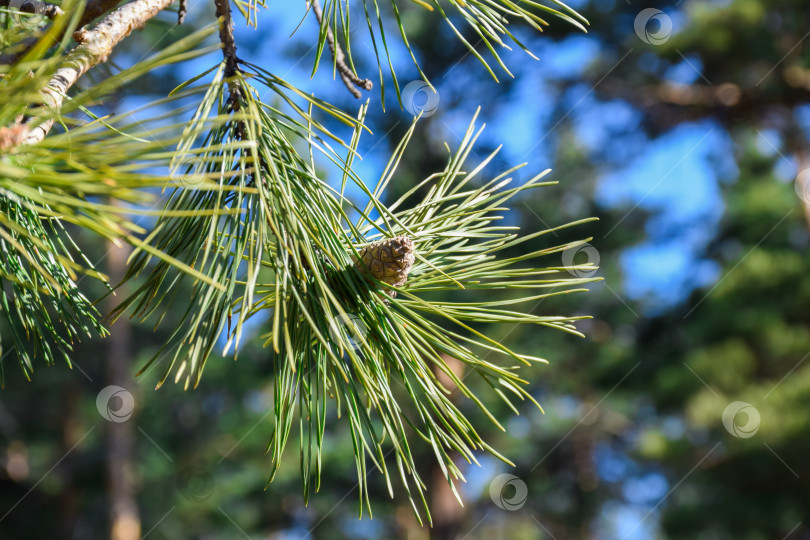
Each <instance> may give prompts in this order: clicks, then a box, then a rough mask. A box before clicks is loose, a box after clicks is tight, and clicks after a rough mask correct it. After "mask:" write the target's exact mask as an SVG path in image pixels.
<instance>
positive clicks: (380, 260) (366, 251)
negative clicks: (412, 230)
mask: <svg viewBox="0 0 810 540" xmlns="http://www.w3.org/2000/svg"><path fill="white" fill-rule="evenodd" d="M359 254H360V259H359V260H358V259H357V257H353V259H354V265H355V267H357V269H358V270H360V271H361V272H363V273H364V274H366V275H371V276H374V277H375V278H377V279H379V280H380V281H382V282H384V283H387V284H389V285H393V286H395V287H399V286H401V285H404V284H405V282H406V281H407V280H408V273H410V271H411V267H412V266H413V262H414V250H413V242H412V241H411V239H410V238H408V237H407V236H397V237H396V238H386V239H384V240H379V241H377V242H374V243H371V244H369V245H368V246H366V247H364V248H362V249H360V250H359ZM385 294H387V295H388V296H390V297H391V298H394V297H395V296H396V295H397V293H396V291H394V290H391V289H386V290H385Z"/></svg>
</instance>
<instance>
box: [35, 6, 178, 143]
mask: <svg viewBox="0 0 810 540" xmlns="http://www.w3.org/2000/svg"><path fill="white" fill-rule="evenodd" d="M171 3H172V0H135V1H134V2H131V3H129V4H126V5H124V6H122V7H120V8H118V9H117V10H115V11H113V12H112V13H110V14H109V15H107V16H106V17H104V18H103V19H102V20H101V21H100V22H99V23H98V25H96V27H95V28H93V29H92V30H85V29H82V30H79V31H77V32H76V34H77V35H75V36H74V37H75V38H76V41H78V42H79V43H80V44H79V45H77V46H76V47H74V48H73V49H72V50H71V51H70V52H69V53H68V54H67V56H66V57H65V59H64V61H63V62H62V66H61V67H60V68H59V69H58V70H56V73H55V74H54V76H53V77H51V80H50V82H49V83H48V85H47V86H46V87H45V89H44V90H43V91H42V97H43V102H44V104H45V105H46V106H47V108H49V109H51V111H52V112H51V114H50V115H49V116H51V117H50V118H47V119H46V120H44V121H41V123H39V124H37V125H33V124H34V123H35V122H36V121H37V119H36V117H34V118H31V119H29V120H28V122H27V124H28V125H29V126H30V127H31V130H30V132H29V133H28V136H27V137H26V138H25V139H24V140H23V142H24V143H25V144H33V143H37V142H40V141H41V140H42V139H44V138H45V135H47V134H48V132H49V131H50V129H51V127H52V126H53V123H54V118H53V117H52V114H53V111H55V110H58V109H59V108H60V107H61V106H62V103H63V102H64V99H65V96H66V95H67V91H68V89H70V87H71V86H73V84H75V83H76V81H77V80H78V79H79V77H81V76H82V75H84V74H85V73H87V71H88V70H89V69H90V68H92V67H93V66H95V65H97V64H100V63H102V62H105V61H106V60H107V58H108V57H109V56H110V54H111V53H112V50H113V48H114V47H115V46H116V45H117V44H118V43H120V42H121V40H123V39H124V38H125V37H127V36H128V35H129V34H130V32H132V31H133V30H135V29H136V28H141V27H142V26H143V25H144V24H146V22H147V21H149V19H151V18H152V17H154V16H155V15H157V14H158V13H160V12H161V11H162V10H164V9H166V8H167V7H169V5H170V4H171Z"/></svg>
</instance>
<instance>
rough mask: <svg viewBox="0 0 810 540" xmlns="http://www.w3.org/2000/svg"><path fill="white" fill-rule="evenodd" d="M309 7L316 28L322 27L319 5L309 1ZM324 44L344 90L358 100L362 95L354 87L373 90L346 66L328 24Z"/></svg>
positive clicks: (338, 44)
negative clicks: (347, 90)
mask: <svg viewBox="0 0 810 540" xmlns="http://www.w3.org/2000/svg"><path fill="white" fill-rule="evenodd" d="M308 3H309V5H310V7H311V8H312V11H313V12H314V13H315V18H316V19H317V20H318V26H321V25H323V11H322V10H321V4H320V2H318V0H309V2H308ZM326 43H327V44H328V45H329V50H330V51H332V59H333V60H334V62H335V68H336V69H337V72H338V73H339V74H340V78H341V79H343V84H345V85H346V88H348V89H349V92H351V94H352V95H353V96H354V97H356V98H357V99H360V97H361V96H362V94H361V93H360V91H359V90H357V88H355V85H356V86H357V87H359V88H362V89H363V90H371V89H372V88H374V83H372V82H371V81H370V80H369V79H361V78H360V77H358V76H357V75H355V74H354V71H352V69H351V68H350V67H349V66H348V65H347V64H346V55H345V54H343V49H342V48H341V47H340V43H338V42H337V41H335V35H334V33H333V32H332V27H331V26H329V24H328V23H327V24H326Z"/></svg>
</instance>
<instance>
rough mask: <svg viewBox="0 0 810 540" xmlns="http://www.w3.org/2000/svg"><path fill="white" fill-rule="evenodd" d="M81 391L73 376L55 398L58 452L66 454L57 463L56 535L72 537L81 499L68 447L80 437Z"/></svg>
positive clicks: (74, 462) (74, 458)
mask: <svg viewBox="0 0 810 540" xmlns="http://www.w3.org/2000/svg"><path fill="white" fill-rule="evenodd" d="M81 397H82V393H81V390H80V388H79V385H78V384H77V382H76V380H75V379H68V382H67V383H66V384H65V386H64V389H63V390H62V393H61V398H60V400H59V403H60V409H59V423H60V424H61V426H62V455H64V456H66V457H65V459H64V461H63V462H62V463H61V465H60V473H61V475H62V478H63V481H64V485H65V489H63V490H62V491H61V492H60V493H59V522H58V529H57V530H58V531H59V535H60V538H73V532H74V530H75V528H76V518H77V517H78V515H79V506H80V504H79V503H80V501H81V488H80V487H79V485H78V483H77V482H76V475H75V469H76V456H75V455H73V454H72V452H71V449H72V448H75V447H76V444H77V443H78V442H79V441H80V440H81V438H82V431H81V428H80V426H81V424H80V422H79V403H80V402H81Z"/></svg>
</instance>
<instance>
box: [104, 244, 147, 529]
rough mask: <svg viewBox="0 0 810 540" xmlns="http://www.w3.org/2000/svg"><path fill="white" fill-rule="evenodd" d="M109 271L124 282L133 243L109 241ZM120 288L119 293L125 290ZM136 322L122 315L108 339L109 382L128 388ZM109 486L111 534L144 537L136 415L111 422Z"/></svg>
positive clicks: (110, 301)
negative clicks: (137, 480) (136, 474)
mask: <svg viewBox="0 0 810 540" xmlns="http://www.w3.org/2000/svg"><path fill="white" fill-rule="evenodd" d="M107 248H108V253H107V259H106V261H107V274H108V275H109V278H110V283H112V284H113V285H116V284H118V283H120V282H121V280H122V278H123V277H124V273H125V271H126V261H127V257H128V256H129V254H130V248H129V246H115V245H113V244H112V243H109V242H108V245H107ZM120 291H121V289H119V295H120V294H121V292H120ZM116 302H117V299H116V298H115V297H113V296H112V295H111V296H110V297H108V300H107V306H106V307H107V309H108V310H111V309H112V308H113V307H114V305H115V303H116ZM131 336H132V326H131V324H130V322H129V319H127V318H126V317H122V318H121V319H119V320H118V321H117V322H116V324H115V329H114V331H113V332H111V335H110V336H109V337H108V338H107V339H106V344H107V347H106V350H105V354H106V358H105V365H106V371H107V372H106V385H117V386H121V387H123V388H126V389H127V390H131V389H134V381H133V379H132V375H131V373H132V369H131V365H132V343H131ZM106 437H107V440H106V466H107V490H108V495H109V501H110V502H109V511H110V538H111V539H112V540H138V539H139V538H140V537H141V520H140V516H139V515H138V504H137V501H136V498H135V493H136V488H135V483H134V470H133V466H132V460H133V453H134V449H135V435H134V423H133V421H132V418H130V419H129V420H127V421H124V422H109V423H108V424H107V433H106Z"/></svg>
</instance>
